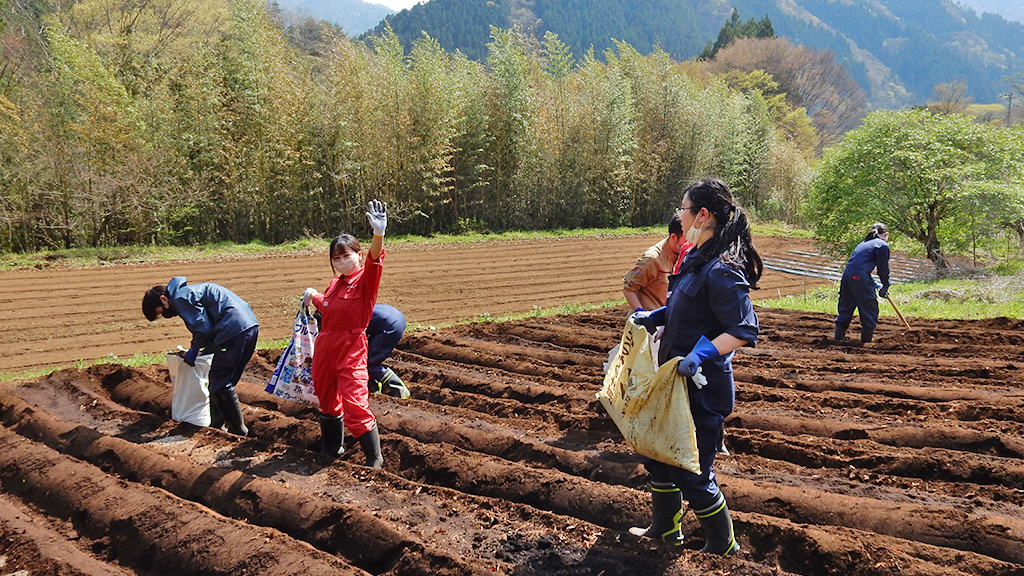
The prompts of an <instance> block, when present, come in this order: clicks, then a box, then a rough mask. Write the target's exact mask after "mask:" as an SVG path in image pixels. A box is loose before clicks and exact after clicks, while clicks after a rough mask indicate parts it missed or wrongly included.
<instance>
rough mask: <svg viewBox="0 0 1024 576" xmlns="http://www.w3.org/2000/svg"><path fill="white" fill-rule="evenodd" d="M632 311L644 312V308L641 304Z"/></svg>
mask: <svg viewBox="0 0 1024 576" xmlns="http://www.w3.org/2000/svg"><path fill="white" fill-rule="evenodd" d="M633 312H646V310H644V307H643V306H637V309H636V310H633Z"/></svg>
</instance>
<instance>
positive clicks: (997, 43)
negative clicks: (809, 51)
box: [364, 0, 1024, 109]
mask: <svg viewBox="0 0 1024 576" xmlns="http://www.w3.org/2000/svg"><path fill="white" fill-rule="evenodd" d="M972 1H977V2H981V1H989V2H995V1H997V0H972ZM734 7H735V8H736V9H737V10H738V11H739V13H740V16H741V17H742V18H743V19H749V18H762V17H764V16H767V17H769V18H770V19H771V21H772V23H773V25H774V27H775V31H776V33H777V35H778V36H780V37H787V38H789V39H791V40H792V41H793V42H795V43H797V44H802V45H804V46H808V47H811V48H817V49H825V50H832V51H833V52H834V53H835V54H836V59H837V61H839V62H840V63H843V64H845V65H846V66H847V68H848V70H849V71H850V74H851V75H852V76H853V77H854V78H855V79H856V80H857V81H858V83H860V84H861V86H862V87H864V89H865V90H866V91H867V92H868V94H869V95H870V102H871V105H872V107H873V108H876V109H878V108H902V107H906V106H910V105H917V104H924V103H926V102H927V101H928V99H929V98H930V97H931V95H932V89H933V88H934V87H935V86H936V85H937V84H942V83H949V82H954V81H961V82H964V83H965V84H966V85H967V87H968V92H969V95H970V96H972V97H973V99H974V100H975V101H977V102H979V103H991V102H997V101H999V97H1000V94H1001V93H1003V92H1005V91H1006V87H1005V86H1003V85H1001V79H1002V77H1003V76H1005V75H1008V74H1012V73H1013V72H1015V71H1018V70H1021V69H1024V24H1021V23H1018V22H1011V21H1008V20H1006V19H1005V18H1003V17H1002V16H1000V15H998V14H994V13H985V12H983V13H981V14H979V13H978V12H977V10H976V9H974V8H973V7H970V6H965V5H962V4H958V3H955V2H952V1H950V0H847V1H845V2H841V3H840V2H835V1H834V0H732V1H726V0H533V1H527V0H431V1H430V2H426V3H423V4H419V5H416V6H414V7H412V8H410V9H408V10H403V11H402V12H398V13H393V14H390V15H388V16H387V17H386V19H385V20H384V21H382V22H381V23H380V24H378V25H377V26H376V27H375V28H374V29H373V30H372V31H371V32H368V33H367V34H366V35H364V37H366V36H368V35H370V34H375V35H379V34H381V33H383V31H384V29H385V25H386V24H389V25H390V26H391V28H392V29H393V30H394V32H395V33H396V34H397V35H398V37H399V38H400V39H401V40H402V42H403V43H404V44H406V46H409V45H411V43H412V42H413V41H414V40H415V39H418V38H420V37H421V35H422V33H423V32H426V33H427V34H429V35H430V36H431V37H432V38H434V39H435V40H437V41H438V43H439V44H440V45H441V46H442V47H443V48H444V49H445V50H448V51H454V50H459V51H461V52H463V53H464V54H466V55H467V56H468V57H470V58H473V59H477V60H483V59H484V58H486V54H487V52H486V50H487V48H486V46H487V43H488V41H489V31H490V28H489V27H490V26H495V27H497V28H502V29H507V28H511V27H513V26H514V25H516V24H518V25H521V26H523V28H524V29H527V30H531V31H533V32H534V33H535V34H536V35H537V36H538V37H542V36H543V35H544V33H545V32H547V31H551V32H554V33H556V34H558V36H559V38H560V39H561V40H562V41H563V42H564V43H565V44H566V45H568V46H569V47H570V48H571V49H572V51H573V53H574V54H576V56H577V57H579V56H581V55H582V54H584V53H585V52H586V51H587V50H588V49H590V47H593V48H594V50H595V53H597V54H598V55H601V54H602V53H603V52H604V51H605V50H608V49H613V48H614V42H615V41H622V42H626V43H628V44H629V45H631V46H632V47H633V48H635V49H637V50H638V51H640V52H641V53H648V52H650V51H651V50H652V49H653V48H654V47H655V46H660V47H661V48H662V49H664V50H665V51H666V52H668V53H669V54H670V55H671V56H672V57H673V58H675V59H677V60H688V59H692V58H694V57H696V56H697V55H698V54H699V53H700V51H701V50H702V49H703V48H704V47H705V46H706V45H707V44H708V42H710V41H713V40H714V38H715V37H716V36H717V34H718V31H719V29H720V28H721V27H722V25H723V24H724V23H725V22H726V20H727V19H728V18H729V16H730V14H731V12H732V9H733V8H734Z"/></svg>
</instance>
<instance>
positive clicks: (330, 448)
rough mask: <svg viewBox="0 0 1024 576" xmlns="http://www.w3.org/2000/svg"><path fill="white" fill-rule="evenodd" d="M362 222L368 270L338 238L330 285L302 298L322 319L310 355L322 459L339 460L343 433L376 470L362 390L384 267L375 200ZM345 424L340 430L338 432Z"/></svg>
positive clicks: (383, 217) (374, 436) (380, 207)
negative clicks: (366, 230) (367, 236)
mask: <svg viewBox="0 0 1024 576" xmlns="http://www.w3.org/2000/svg"><path fill="white" fill-rule="evenodd" d="M366 219H367V221H369V223H370V227H371V228H373V241H371V242H370V250H369V252H368V253H367V255H366V264H365V265H364V266H362V267H360V266H359V260H360V258H361V257H362V251H361V250H360V248H359V241H358V240H356V239H355V237H353V236H351V235H350V234H342V235H341V236H338V237H337V238H335V239H334V240H333V241H332V242H331V253H330V254H331V268H332V269H333V270H334V279H333V280H331V283H330V285H329V286H328V287H327V290H326V291H325V292H324V293H323V294H321V293H319V292H317V291H316V290H314V289H313V288H307V289H306V293H305V294H303V297H304V298H307V299H308V300H309V301H310V302H312V304H313V305H314V306H316V309H317V310H319V311H320V314H321V316H322V320H321V325H320V335H319V336H317V339H316V348H315V349H314V351H313V389H314V391H315V392H316V396H317V399H319V400H320V435H321V436H322V437H323V448H321V450H320V453H321V454H326V455H329V456H333V457H337V456H338V455H340V454H341V453H342V452H343V451H344V448H343V447H342V440H343V438H344V432H343V430H344V428H348V431H349V432H350V433H351V434H353V435H354V436H355V437H356V438H358V439H359V444H360V446H361V447H362V449H363V453H364V454H366V465H367V466H370V467H373V468H380V467H382V466H383V465H384V458H383V457H382V456H381V453H380V434H379V433H378V432H377V420H376V418H374V416H373V412H370V406H369V403H368V398H369V390H367V387H366V380H367V377H368V376H367V372H366V326H367V325H368V324H369V323H370V318H371V317H372V316H373V305H374V304H375V303H376V302H377V290H378V288H380V276H381V272H383V261H384V229H385V228H386V227H387V212H386V211H385V208H384V204H383V203H382V202H380V201H379V200H372V201H371V202H370V204H369V209H368V211H367V212H366ZM342 424H344V428H343V427H342Z"/></svg>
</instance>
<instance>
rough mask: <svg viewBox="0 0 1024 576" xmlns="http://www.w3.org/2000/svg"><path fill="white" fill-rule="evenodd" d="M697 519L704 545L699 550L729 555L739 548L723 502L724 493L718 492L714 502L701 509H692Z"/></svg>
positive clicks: (727, 509) (727, 510) (730, 518)
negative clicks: (702, 533) (702, 532)
mask: <svg viewBox="0 0 1024 576" xmlns="http://www.w3.org/2000/svg"><path fill="white" fill-rule="evenodd" d="M693 512H694V514H696V515H697V520H698V521H699V522H700V525H701V527H703V528H704V539H705V542H704V547H703V548H701V549H700V551H701V552H705V553H708V554H718V555H720V556H731V555H733V554H735V553H737V552H739V550H740V545H739V544H738V543H737V542H736V535H735V534H734V533H733V531H732V517H731V516H729V507H728V506H727V505H726V503H725V495H723V494H722V493H721V492H719V493H718V498H717V499H715V503H714V504H712V505H711V506H709V507H707V508H705V509H703V510H694V511H693Z"/></svg>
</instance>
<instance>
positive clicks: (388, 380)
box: [380, 368, 412, 399]
mask: <svg viewBox="0 0 1024 576" xmlns="http://www.w3.org/2000/svg"><path fill="white" fill-rule="evenodd" d="M380 391H382V392H386V393H387V395H388V396H394V397H395V398H403V399H404V398H408V397H409V396H412V392H410V391H409V389H408V388H407V387H406V386H405V382H402V379H401V378H399V377H398V374H395V371H394V370H392V369H391V368H385V369H384V377H383V378H381V379H380Z"/></svg>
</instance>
